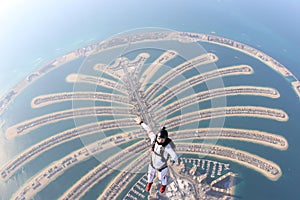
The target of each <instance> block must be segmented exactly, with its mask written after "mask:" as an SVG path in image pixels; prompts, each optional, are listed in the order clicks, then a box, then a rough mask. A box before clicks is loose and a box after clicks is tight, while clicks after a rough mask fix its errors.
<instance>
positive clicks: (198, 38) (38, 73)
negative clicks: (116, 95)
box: [0, 32, 300, 113]
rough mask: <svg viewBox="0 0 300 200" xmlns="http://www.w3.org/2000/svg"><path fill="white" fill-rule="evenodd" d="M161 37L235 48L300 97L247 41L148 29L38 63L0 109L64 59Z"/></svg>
mask: <svg viewBox="0 0 300 200" xmlns="http://www.w3.org/2000/svg"><path fill="white" fill-rule="evenodd" d="M162 40H174V41H180V42H208V43H213V44H217V45H222V46H226V47H229V48H233V49H235V50H237V51H241V52H243V53H246V54H248V55H250V56H252V57H254V58H256V59H258V60H260V61H262V62H263V63H265V64H266V65H267V66H269V67H270V68H272V69H274V70H275V71H277V72H278V73H280V74H281V75H282V76H284V77H293V79H294V80H295V81H293V82H291V86H292V87H293V88H294V90H295V92H296V94H297V95H298V96H299V97H300V82H299V80H298V79H297V78H296V77H295V76H294V75H293V74H292V73H291V72H290V71H289V70H288V69H287V68H286V67H285V66H283V65H282V64H281V63H279V62H278V61H277V60H275V59H274V58H272V57H270V56H268V55H266V54H265V53H263V52H262V51H259V50H257V49H255V48H253V47H251V46H249V45H246V44H243V43H241V42H237V41H234V40H232V39H228V38H224V37H220V36H215V35H208V34H201V33H191V32H148V33H140V34H133V35H126V36H119V37H115V38H111V39H108V40H105V41H101V42H98V43H95V44H92V45H89V46H86V47H82V48H79V49H77V50H75V51H72V52H70V53H68V54H66V55H63V56H61V57H59V58H57V59H55V60H53V61H51V62H49V63H47V64H45V65H43V66H41V67H39V68H38V69H37V70H35V71H34V72H32V73H31V74H29V75H28V76H27V77H26V78H24V79H23V80H21V81H20V82H19V83H18V84H17V85H16V86H14V87H13V88H12V89H11V90H9V91H8V92H7V93H6V94H5V95H4V96H3V97H2V98H1V99H0V113H2V112H3V111H4V110H5V109H6V108H7V106H8V104H9V103H10V102H12V101H13V100H14V99H15V98H16V97H17V96H18V94H19V93H20V92H21V91H23V90H24V89H25V88H26V87H28V86H29V85H30V84H31V83H33V82H34V81H35V80H37V79H39V78H40V77H42V76H43V75H45V74H47V73H48V72H50V71H52V70H54V69H56V68H58V67H60V66H62V65H63V64H65V63H68V62H70V61H72V60H75V59H78V58H81V57H87V56H89V55H92V54H96V53H99V52H101V51H106V50H110V49H113V48H118V47H122V46H124V45H128V44H129V42H130V43H131V44H135V43H142V42H155V41H162Z"/></svg>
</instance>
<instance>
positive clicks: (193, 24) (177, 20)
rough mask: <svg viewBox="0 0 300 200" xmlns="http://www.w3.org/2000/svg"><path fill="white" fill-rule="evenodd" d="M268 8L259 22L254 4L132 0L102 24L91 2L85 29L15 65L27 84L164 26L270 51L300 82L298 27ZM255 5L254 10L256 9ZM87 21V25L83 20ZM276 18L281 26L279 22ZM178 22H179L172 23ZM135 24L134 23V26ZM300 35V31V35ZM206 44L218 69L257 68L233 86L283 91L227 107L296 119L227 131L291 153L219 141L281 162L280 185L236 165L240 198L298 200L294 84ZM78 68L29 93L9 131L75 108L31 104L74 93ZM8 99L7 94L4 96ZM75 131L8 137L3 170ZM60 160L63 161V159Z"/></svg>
mask: <svg viewBox="0 0 300 200" xmlns="http://www.w3.org/2000/svg"><path fill="white" fill-rule="evenodd" d="M156 3H158V2H156ZM261 3H262V2H261ZM267 3H269V2H268V1H267V2H265V3H262V5H261V6H260V7H261V8H259V9H258V10H256V12H255V15H253V12H252V10H254V9H255V8H257V7H256V6H254V4H250V3H242V2H239V3H237V1H217V0H214V1H201V2H199V3H195V2H192V1H186V3H185V4H182V3H180V4H176V3H171V2H166V3H160V6H157V5H156V4H155V3H153V2H152V3H149V2H148V3H145V5H144V6H141V5H140V4H138V3H137V2H136V1H128V2H127V3H126V4H127V5H126V6H128V7H129V8H130V10H131V11H132V12H128V11H124V10H123V9H121V8H122V6H120V7H119V8H116V7H113V6H111V5H105V7H106V8H110V9H111V10H114V12H113V13H108V11H106V12H105V13H104V14H103V15H102V16H105V17H103V19H101V20H100V17H99V16H98V14H99V13H98V12H96V11H97V7H96V6H94V5H93V6H92V5H91V4H90V3H85V4H84V6H85V8H88V9H86V10H85V9H82V13H81V14H80V15H78V16H77V17H75V19H74V21H71V23H73V24H75V23H76V20H77V23H78V24H79V25H74V26H73V29H72V33H70V32H67V31H62V30H58V32H59V33H60V34H57V35H55V37H56V38H54V39H56V40H57V42H53V41H54V39H49V40H46V39H41V41H39V42H37V44H34V45H33V44H31V47H32V49H29V51H27V52H23V54H22V56H21V57H20V58H21V59H16V60H15V61H13V63H14V65H15V66H19V68H18V72H19V73H20V74H21V75H19V79H21V78H22V77H24V76H25V75H27V74H28V73H29V72H31V71H32V70H33V69H34V68H35V67H37V66H39V65H38V64H43V63H46V62H47V61H50V60H52V59H54V58H55V57H58V56H60V55H63V54H64V53H67V52H69V51H71V50H73V49H76V48H79V47H81V46H84V45H86V44H90V43H92V42H93V41H97V40H102V39H105V38H107V37H110V36H111V35H113V34H116V33H118V32H121V31H124V30H129V29H134V28H140V27H161V28H168V29H174V30H177V31H191V32H198V33H210V32H212V31H215V32H216V35H220V36H224V37H228V38H231V39H234V40H238V41H241V42H244V43H247V44H249V45H251V46H253V47H255V48H258V49H259V50H262V51H264V52H266V53H267V54H268V55H270V56H272V57H274V58H275V59H277V60H278V61H279V62H281V63H282V64H284V65H285V66H286V67H288V69H290V70H291V71H292V72H293V73H294V74H295V75H296V76H297V77H300V70H299V64H300V63H299V61H298V60H297V59H296V57H297V55H299V48H298V46H299V39H298V37H297V35H296V34H294V33H291V32H292V31H289V30H287V29H288V28H290V27H291V25H290V24H289V23H288V24H287V23H285V22H286V21H284V19H286V20H288V17H289V16H286V15H281V16H283V18H284V19H281V20H279V21H278V20H276V19H278V15H277V14H276V13H270V12H267V14H268V18H267V19H264V18H262V16H264V15H265V13H266V9H263V8H262V7H265V8H266V4H267ZM121 4H125V3H121ZM195 4H196V5H195ZM76 5H77V6H78V7H79V6H83V5H81V4H80V3H79V4H76ZM193 5H194V6H193ZM250 5H251V6H250ZM280 5H281V3H280ZM280 5H278V6H280ZM84 6H83V7H84ZM99 6H100V5H99ZM124 6H125V5H124ZM247 6H250V7H249V9H248V7H247ZM273 7H274V5H272V8H273ZM146 8H147V9H146ZM196 8H197V9H196ZM168 9H169V10H173V11H180V12H170V13H168V18H166V16H165V12H166V10H168ZM274 9H275V8H274ZM282 9H283V10H287V8H286V7H282ZM154 10H155V12H156V13H157V14H156V15H155V16H153V14H152V12H153V11H154ZM275 10H276V11H277V10H280V9H279V8H277V7H276V9H275ZM128 13H130V14H128ZM80 16H81V17H82V18H83V20H80ZM124 16H126V20H125V19H124V20H125V22H124V20H122V18H123V17H124ZM140 16H142V17H140ZM150 16H151V17H150ZM272 17H273V19H274V20H272ZM295 17H297V16H293V18H295ZM170 18H171V19H174V20H171V21H170V20H169V19H170ZM191 19H192V20H191ZM260 20H262V21H260ZM84 21H88V23H83V22H84ZM127 21H130V23H129V22H127ZM275 21H276V22H275ZM280 27H281V28H280ZM282 27H283V28H282ZM295 31H296V32H297V31H298V30H297V28H296V29H295ZM43 34H44V36H47V37H48V36H49V38H51V37H50V36H53V32H48V33H43ZM202 45H203V47H204V48H205V49H207V50H208V51H209V50H211V49H212V50H213V51H215V52H216V54H217V56H218V57H219V61H218V62H217V63H216V64H217V66H221V67H225V66H230V65H234V64H244V63H247V64H248V63H251V66H252V67H253V68H254V71H255V73H254V74H253V75H250V76H243V77H241V76H237V77H228V78H224V83H225V85H226V86H230V85H258V86H266V87H273V88H276V89H278V90H279V92H280V94H281V97H280V98H279V99H269V98H263V97H253V98H248V97H229V98H228V102H227V103H228V105H241V104H242V105H257V106H268V107H273V108H280V109H283V110H284V111H286V112H287V113H288V115H289V116H290V119H289V121H288V122H274V121H272V120H266V119H259V120H258V119H252V118H246V119H245V118H229V119H226V122H225V126H226V127H233V128H236V127H240V128H249V129H250V128H251V129H253V128H256V127H259V128H257V129H259V130H263V131H267V132H270V133H276V134H280V135H283V136H284V137H285V138H286V139H287V140H288V142H289V148H288V149H287V150H286V151H279V150H275V149H272V148H267V147H264V146H260V145H256V144H251V143H244V142H232V141H219V142H220V144H223V145H225V146H230V147H235V148H238V149H242V150H247V151H249V152H251V153H254V154H257V155H260V156H262V157H264V158H266V159H270V160H272V161H274V162H275V163H277V164H278V165H279V166H280V167H281V169H282V171H283V176H282V177H281V178H280V179H279V180H278V181H276V182H273V181H270V180H268V179H267V178H265V177H264V176H262V175H260V174H258V173H257V172H254V171H253V170H250V169H247V168H245V167H243V166H240V165H238V164H235V163H231V166H232V169H234V170H236V171H237V172H238V174H239V175H240V177H241V182H239V184H238V185H237V196H240V197H241V199H246V200H247V199H249V200H252V199H278V200H280V199H297V194H298V192H297V185H298V180H299V178H300V175H299V171H298V166H299V164H300V161H299V159H297V158H298V156H297V152H299V151H300V147H299V145H298V142H299V140H300V138H299V137H300V136H299V134H298V131H297V130H298V126H299V125H298V121H297V119H299V118H300V114H299V113H300V112H299V111H300V110H299V108H300V107H299V99H298V97H297V96H296V95H295V93H294V91H293V90H292V89H291V87H290V85H289V83H288V81H286V80H285V79H284V78H283V77H281V76H280V75H279V74H277V73H275V72H274V71H273V70H272V69H270V68H268V67H267V66H265V65H264V64H263V63H261V62H259V61H257V60H255V59H253V58H251V57H249V56H247V55H244V54H242V53H239V52H236V51H234V50H231V49H227V48H224V47H218V46H215V45H210V44H205V43H203V44H202ZM29 46H30V45H29ZM228 55H234V56H236V58H235V59H232V57H229V56H228ZM37 58H41V59H40V61H37V64H34V63H35V61H36V60H37ZM76 62H77V63H71V64H70V65H69V66H66V67H63V68H61V69H59V70H56V71H53V72H51V73H50V74H49V76H48V75H47V76H45V77H43V78H42V79H41V80H39V81H37V82H36V83H35V84H32V85H31V86H30V87H29V88H28V89H27V90H25V91H24V92H23V93H22V94H21V95H20V96H19V97H18V98H17V99H16V100H15V102H13V103H12V104H11V105H10V107H9V109H8V110H7V111H6V112H5V113H4V114H3V115H2V116H1V118H3V119H5V120H6V123H7V124H5V126H4V129H5V128H6V127H8V126H10V125H12V124H15V123H18V122H20V121H23V120H25V119H28V118H32V117H36V116H39V115H42V114H46V113H49V112H50V111H51V112H54V111H58V110H62V109H67V108H71V104H70V103H64V104H56V105H51V106H49V107H47V108H46V109H30V104H28V103H27V104H24V102H30V99H31V98H32V97H35V96H37V95H41V94H43V92H44V91H43V90H42V91H41V90H39V88H40V85H43V87H45V88H46V90H45V91H47V92H46V93H49V92H61V91H66V90H71V89H72V84H67V83H65V82H64V79H63V77H65V75H66V74H68V73H71V72H74V73H75V72H77V70H78V66H80V63H81V62H82V60H78V61H76ZM24 63H27V64H26V65H25V67H21V66H23V64H24ZM76 67H77V68H76ZM53 77H57V79H55V81H53ZM17 81H18V80H14V82H15V83H16V82H17ZM11 85H12V84H10V86H11ZM1 92H2V93H3V91H1ZM0 94H1V93H0ZM206 103H207V102H206ZM204 104H205V103H203V106H205V105H204ZM206 106H207V105H206ZM200 107H201V104H200ZM16 113H17V114H16ZM73 126H74V122H73V121H72V120H68V121H63V122H60V123H57V124H56V125H55V130H54V129H48V127H41V128H40V129H39V130H36V131H34V132H33V133H31V134H29V135H28V136H24V137H21V138H18V139H16V140H14V141H5V139H4V138H3V136H1V140H3V141H4V142H3V145H2V146H1V149H3V150H4V151H5V154H1V159H0V160H1V161H0V164H1V165H2V164H4V163H5V162H6V161H8V160H9V158H11V157H13V156H14V155H16V154H17V153H18V152H20V151H22V150H23V149H26V147H28V146H30V145H32V144H34V143H36V142H37V141H40V140H42V139H44V138H46V137H48V136H49V135H52V134H55V133H57V132H60V131H62V130H64V129H66V128H70V127H73ZM41 133H42V134H41ZM81 145H82V144H81V143H80V142H79V141H74V142H71V143H68V144H66V146H63V147H59V148H58V149H56V148H55V149H53V150H51V151H50V152H48V153H47V154H45V155H43V156H41V157H39V158H37V159H35V160H34V162H37V163H38V165H36V164H33V163H29V164H28V165H26V166H25V167H24V168H23V169H22V172H18V173H17V175H16V176H15V178H14V179H13V180H12V181H10V182H8V183H0V190H1V194H4V196H2V197H4V198H3V199H8V197H9V196H10V195H11V194H12V192H13V191H14V190H15V189H16V188H17V187H18V186H20V185H21V184H22V183H24V182H25V180H26V179H27V178H29V177H31V176H32V175H33V174H35V173H36V172H38V171H39V170H40V169H41V168H43V167H45V166H46V165H47V163H48V162H49V160H47V159H49V156H48V155H51V156H50V158H51V159H52V160H53V161H54V160H56V159H57V158H58V157H59V156H58V155H57V153H58V152H64V153H65V154H66V153H68V152H71V151H73V150H74V149H76V148H79V147H81ZM62 150H63V151H62ZM53 155H57V157H55V156H53ZM96 165H97V162H96V161H95V160H88V161H86V162H84V163H81V164H80V166H78V168H76V169H72V170H69V171H68V172H67V174H66V177H63V176H62V177H60V178H58V179H57V180H56V181H54V182H53V183H51V184H50V185H49V188H48V189H45V190H43V191H41V193H40V194H38V195H37V197H36V199H43V196H44V195H45V194H49V193H50V191H51V189H53V190H57V191H61V192H63V190H64V188H60V189H59V188H57V187H58V185H64V186H65V188H67V186H69V185H71V184H72V183H73V182H75V181H76V178H75V177H73V178H72V174H78V176H77V177H80V176H81V175H82V174H84V173H85V172H86V171H88V169H91V168H93V167H94V166H96ZM37 166H38V167H37ZM87 166H88V168H87ZM62 183H63V184H62ZM98 187H99V186H98ZM93 191H95V193H97V192H99V191H97V190H93ZM59 195H60V194H53V196H51V198H52V197H53V198H57V197H58V196H59ZM90 195H91V196H93V197H94V196H95V195H92V194H88V195H87V197H86V199H88V197H91V196H90Z"/></svg>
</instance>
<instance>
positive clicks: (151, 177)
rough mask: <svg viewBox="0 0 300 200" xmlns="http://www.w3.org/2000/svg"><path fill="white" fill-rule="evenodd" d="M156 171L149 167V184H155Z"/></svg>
mask: <svg viewBox="0 0 300 200" xmlns="http://www.w3.org/2000/svg"><path fill="white" fill-rule="evenodd" d="M155 171H156V170H155V169H154V168H153V167H152V166H151V165H149V167H148V183H152V182H153V179H154V177H155Z"/></svg>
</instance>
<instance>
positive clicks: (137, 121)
mask: <svg viewBox="0 0 300 200" xmlns="http://www.w3.org/2000/svg"><path fill="white" fill-rule="evenodd" d="M134 121H135V122H136V124H138V125H140V124H141V122H142V119H141V118H140V117H137V118H135V119H134Z"/></svg>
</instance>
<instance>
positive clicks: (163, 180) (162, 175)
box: [158, 168, 168, 185]
mask: <svg viewBox="0 0 300 200" xmlns="http://www.w3.org/2000/svg"><path fill="white" fill-rule="evenodd" d="M167 172H168V168H165V169H163V170H162V171H161V172H158V178H159V180H160V181H161V184H162V185H167Z"/></svg>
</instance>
